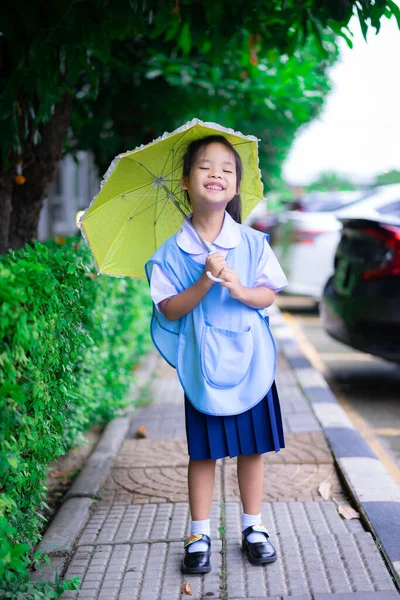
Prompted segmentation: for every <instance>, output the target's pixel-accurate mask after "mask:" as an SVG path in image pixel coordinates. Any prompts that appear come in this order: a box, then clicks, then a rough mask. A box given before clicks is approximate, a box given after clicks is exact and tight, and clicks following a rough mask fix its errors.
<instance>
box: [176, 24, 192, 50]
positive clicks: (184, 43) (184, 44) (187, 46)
mask: <svg viewBox="0 0 400 600" xmlns="http://www.w3.org/2000/svg"><path fill="white" fill-rule="evenodd" d="M178 45H179V47H180V48H181V49H182V51H183V54H185V55H186V56H187V55H188V54H189V52H190V50H191V48H192V34H191V33H190V25H189V23H184V24H183V27H182V29H181V31H180V34H179V36H178Z"/></svg>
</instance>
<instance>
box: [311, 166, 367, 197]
mask: <svg viewBox="0 0 400 600" xmlns="http://www.w3.org/2000/svg"><path fill="white" fill-rule="evenodd" d="M356 187H357V186H356V185H355V183H354V182H353V181H351V179H350V178H349V177H347V176H345V175H341V174H340V173H336V172H335V171H325V172H323V173H320V174H319V175H318V177H317V178H316V179H315V180H314V181H312V182H311V183H310V184H308V185H306V186H305V189H306V190H307V192H313V191H320V192H329V191H336V190H338V191H343V192H344V191H348V190H355V189H356Z"/></svg>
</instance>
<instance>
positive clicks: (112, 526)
mask: <svg viewBox="0 0 400 600" xmlns="http://www.w3.org/2000/svg"><path fill="white" fill-rule="evenodd" d="M220 515H221V507H220V503H219V502H213V503H212V506H211V514H210V519H211V524H210V525H211V538H212V539H218V538H220V530H219V528H220V522H221V521H220ZM189 532H190V515H189V504H188V503H187V502H177V503H173V504H172V503H165V504H142V505H125V506H123V505H118V506H112V505H110V506H109V507H108V509H105V508H103V507H100V508H99V509H97V510H95V511H94V512H93V515H92V517H91V519H90V520H89V522H88V523H87V525H86V527H85V529H84V530H83V532H82V534H81V536H80V537H79V538H78V540H77V545H78V546H79V547H83V548H89V550H88V551H86V553H85V551H82V552H81V554H80V555H79V560H78V559H74V567H75V568H76V569H77V568H81V569H82V570H83V571H85V570H86V568H87V566H88V564H89V555H90V552H95V551H96V548H97V547H98V546H104V545H112V546H113V547H115V545H120V544H129V543H140V542H150V541H152V542H156V541H160V540H165V541H177V540H183V539H184V538H185V537H186V536H187V535H188V534H189ZM89 543H90V546H89ZM180 543H181V542H180ZM181 547H182V543H181ZM103 556H104V555H103ZM96 558H97V557H96ZM96 566H97V567H99V568H100V569H101V568H102V567H103V566H104V564H99V563H97V564H96Z"/></svg>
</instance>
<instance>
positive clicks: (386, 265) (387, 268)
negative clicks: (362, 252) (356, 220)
mask: <svg viewBox="0 0 400 600" xmlns="http://www.w3.org/2000/svg"><path fill="white" fill-rule="evenodd" d="M362 233H364V234H365V235H368V236H370V237H373V238H375V239H376V240H379V241H380V242H383V244H384V245H385V246H386V248H387V252H386V254H385V256H384V260H383V261H382V264H381V265H380V266H379V267H377V268H374V269H367V270H365V271H364V273H363V278H364V279H374V278H376V277H383V276H384V275H400V228H399V227H392V226H390V225H381V227H380V228H379V229H373V228H365V229H362Z"/></svg>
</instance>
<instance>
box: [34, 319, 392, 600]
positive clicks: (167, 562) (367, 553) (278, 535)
mask: <svg viewBox="0 0 400 600" xmlns="http://www.w3.org/2000/svg"><path fill="white" fill-rule="evenodd" d="M272 328H273V332H274V334H275V337H276V341H277V345H278V350H279V360H278V370H277V385H278V390H279V395H280V400H281V407H282V413H283V420H284V429H285V439H286V448H285V449H284V450H281V451H280V452H279V453H277V454H275V453H268V454H266V455H264V469H265V478H264V495H263V507H262V513H263V522H264V524H265V526H266V527H267V529H268V530H269V532H270V534H271V539H272V542H273V543H274V544H275V545H276V547H277V549H278V552H279V558H278V560H277V561H276V562H275V563H273V564H270V565H266V566H264V567H255V566H252V565H250V564H249V563H248V562H247V560H246V559H245V558H244V557H243V555H242V552H241V550H240V546H239V543H240V514H241V506H240V502H239V495H238V489H237V480H236V473H235V464H236V461H235V459H224V460H221V461H218V463H217V474H216V485H215V493H214V503H213V510H212V515H211V528H212V534H211V535H212V548H213V554H212V560H213V570H212V572H211V573H210V574H208V575H206V576H204V577H198V576H197V577H195V576H182V574H181V573H180V563H181V559H182V540H183V537H184V536H185V535H186V534H187V532H188V527H189V507H188V502H187V489H186V468H187V461H188V459H187V448H186V441H185V428H184V410H183V393H182V391H181V388H180V386H179V384H178V381H177V378H176V374H175V371H174V369H172V368H170V367H168V366H167V365H166V364H165V363H164V362H163V361H162V360H161V359H158V358H157V359H156V368H155V373H156V377H155V378H154V379H153V381H152V383H151V387H150V390H151V395H152V397H153V398H154V401H153V403H152V405H151V406H147V407H143V408H141V409H139V410H138V411H137V412H136V413H135V414H134V416H133V418H132V419H131V422H130V424H129V430H128V431H127V436H126V438H125V441H124V442H123V444H122V446H121V448H120V450H119V452H118V454H116V456H115V458H114V460H113V462H112V466H111V469H110V470H108V475H107V478H106V480H105V481H104V483H103V485H102V487H101V490H100V495H99V494H98V493H97V492H96V491H95V493H96V494H97V495H98V496H99V497H100V499H98V500H97V501H95V502H93V501H92V499H91V498H93V497H94V494H91V493H90V492H85V491H84V490H83V488H82V489H81V491H79V486H78V488H76V489H78V492H76V494H69V499H68V500H66V502H65V503H64V506H66V505H68V503H69V508H68V510H69V512H65V513H63V517H62V519H64V520H63V521H59V524H58V525H57V524H55V528H54V529H53V530H52V531H50V530H51V529H52V528H50V529H49V536H48V537H47V538H46V536H45V539H44V540H43V546H42V549H44V550H48V549H49V546H48V544H49V540H50V542H51V543H52V544H53V546H52V549H53V550H54V551H56V552H55V553H56V554H57V556H56V557H55V558H54V559H52V564H53V567H54V566H55V567H57V566H58V567H59V568H60V569H61V571H62V573H63V574H65V576H66V577H72V576H74V575H78V576H80V577H81V579H82V582H83V583H82V586H81V591H80V594H79V596H78V593H77V592H65V593H64V595H63V600H66V599H70V598H79V600H92V599H96V600H97V599H98V600H150V599H151V600H175V599H176V600H178V599H181V598H182V599H185V598H188V597H191V598H192V599H193V600H200V599H204V600H205V599H208V598H212V599H214V600H225V599H229V600H242V599H244V598H253V599H255V600H257V599H258V600H261V598H263V599H264V600H267V599H269V600H278V599H282V598H284V599H287V598H290V599H291V600H328V599H329V600H349V599H351V598H354V599H355V600H369V599H370V598H371V600H372V599H376V600H389V599H395V598H398V597H399V595H398V592H397V591H396V587H395V585H394V583H393V577H392V575H391V574H390V572H389V570H388V568H387V566H386V565H385V562H384V560H383V558H382V556H381V553H380V552H379V550H378V548H377V545H376V543H375V542H374V540H373V538H372V535H371V533H369V532H367V531H366V530H365V529H364V527H363V525H362V523H361V521H360V520H359V519H352V520H344V519H342V517H341V516H340V515H339V513H338V510H337V506H338V505H350V504H351V503H350V499H349V497H348V496H347V495H346V492H345V491H344V489H343V487H342V485H341V482H340V481H339V478H338V475H337V471H336V468H335V465H334V458H333V456H332V453H331V451H330V449H329V448H328V445H327V442H326V437H325V434H324V432H323V430H322V428H321V425H320V421H321V414H322V413H321V411H322V408H321V407H323V406H326V405H328V407H329V406H330V408H329V410H328V413H329V411H330V413H329V419H330V423H331V425H332V419H333V418H334V416H332V415H333V413H335V415H336V416H337V411H336V412H335V409H334V408H332V407H333V404H331V405H329V402H326V401H324V402H319V412H318V409H317V411H316V409H315V406H314V405H313V404H310V402H309V401H308V400H307V399H306V396H305V393H304V389H306V388H307V390H308V392H309V390H310V389H311V388H314V394H317V391H316V390H317V389H318V387H321V386H320V384H321V381H320V376H319V374H318V373H317V372H316V371H314V370H312V369H311V367H310V365H309V364H307V361H306V359H305V358H304V357H303V358H302V359H301V357H299V354H298V349H297V350H296V352H297V354H296V356H295V357H294V354H292V356H290V349H289V350H288V347H289V348H290V347H292V348H293V349H294V348H295V345H292V346H290V345H289V346H288V344H287V340H288V336H290V335H291V334H290V331H289V330H288V328H287V327H286V326H285V325H284V324H283V322H282V317H281V316H280V314H279V312H274V314H273V316H272ZM301 360H303V361H305V363H304V364H303V365H302V364H301ZM296 361H297V362H296ZM301 366H302V367H303V369H302V371H303V373H302V375H301V376H299V371H296V368H297V367H301ZM306 371H307V373H306ZM301 378H302V380H301ZM325 389H326V392H327V393H330V392H329V390H328V389H327V388H326V384H325ZM307 395H308V396H309V393H307ZM320 400H321V399H320ZM325 400H326V398H325ZM335 402H336V401H335ZM332 411H333V412H332ZM316 414H318V419H319V421H318V420H317V418H316ZM322 417H323V418H325V419H326V418H327V417H326V415H325V417H324V416H323V415H322ZM336 426H337V423H336ZM139 427H145V428H146V430H147V437H146V438H143V439H136V435H137V431H138V429H139ZM324 429H325V427H324ZM330 443H332V442H330ZM336 458H337V456H336ZM107 460H108V461H109V462H110V458H109V457H108V458H107ZM96 464H97V463H96ZM93 468H94V467H93ZM93 468H92V473H93ZM94 470H95V469H94ZM322 482H330V483H331V484H332V496H331V498H332V500H329V501H324V500H323V499H322V497H321V496H320V495H319V493H318V486H319V485H320V484H321V483H322ZM82 490H83V491H82ZM74 496H75V497H74ZM395 500H396V499H395ZM74 502H75V503H76V504H74ZM360 506H361V505H360ZM353 508H356V509H357V510H358V509H359V506H357V505H353ZM66 511H67V509H66ZM68 515H70V518H68ZM60 518H61V517H60ZM60 523H61V527H65V528H68V527H69V528H70V529H73V531H72V533H71V536H70V538H69V542H68V544H69V546H68V545H64V547H63V546H62V542H60V539H61V538H60V536H59V535H58V534H57V532H56V528H57V526H58V527H60ZM71 523H72V525H71ZM397 527H398V524H397ZM393 528H396V522H394V523H392V529H393ZM59 530H60V529H59ZM397 539H398V538H397ZM57 540H58V542H60V543H59V547H58V548H57V543H56V542H57ZM46 544H47V545H46ZM389 545H390V544H389ZM39 549H40V548H39ZM186 581H187V582H189V584H190V586H191V591H192V595H191V596H187V595H182V596H181V588H182V585H183V584H184V583H185V582H186Z"/></svg>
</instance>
